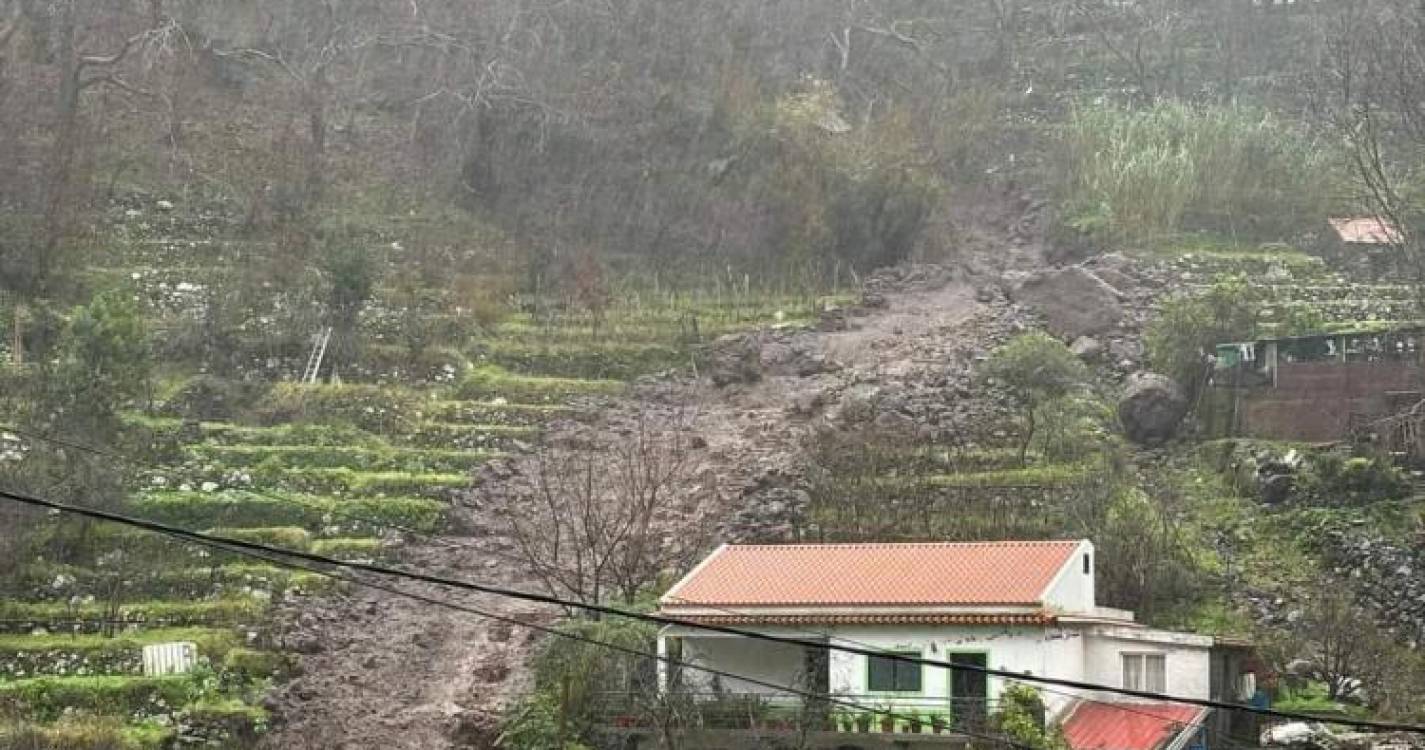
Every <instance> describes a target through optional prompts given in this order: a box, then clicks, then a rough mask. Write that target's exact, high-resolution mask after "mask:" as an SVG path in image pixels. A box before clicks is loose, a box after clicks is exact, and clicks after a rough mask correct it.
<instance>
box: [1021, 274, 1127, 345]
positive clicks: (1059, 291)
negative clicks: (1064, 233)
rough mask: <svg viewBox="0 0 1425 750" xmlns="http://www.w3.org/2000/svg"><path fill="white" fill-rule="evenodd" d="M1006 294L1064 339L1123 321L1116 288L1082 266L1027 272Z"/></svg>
mask: <svg viewBox="0 0 1425 750" xmlns="http://www.w3.org/2000/svg"><path fill="white" fill-rule="evenodd" d="M1010 297H1011V298H1012V299H1013V300H1014V301H1015V302H1017V303H1019V304H1021V305H1024V306H1026V307H1028V308H1030V309H1032V310H1034V311H1035V312H1037V313H1039V314H1040V315H1042V316H1043V317H1044V325H1045V327H1046V328H1048V329H1049V331H1050V332H1051V333H1053V334H1054V335H1055V336H1058V337H1060V338H1062V339H1065V340H1067V341H1072V340H1074V339H1076V338H1079V337H1081V336H1092V335H1094V334H1100V333H1104V332H1107V331H1111V330H1113V329H1114V328H1117V327H1118V326H1119V324H1120V323H1122V322H1123V306H1122V304H1121V303H1120V302H1119V293H1118V290H1116V289H1114V288H1113V287H1112V286H1109V285H1108V283H1107V282H1105V281H1104V280H1103V279H1100V278H1099V277H1098V276H1095V275H1094V273H1093V272H1092V271H1089V270H1088V269H1086V268H1084V267H1082V266H1072V267H1070V268H1063V269H1058V270H1053V271H1042V272H1039V273H1035V274H1031V275H1029V276H1027V277H1025V278H1023V279H1022V280H1021V281H1020V282H1019V283H1018V284H1016V285H1015V286H1014V288H1013V289H1012V290H1011V292H1010Z"/></svg>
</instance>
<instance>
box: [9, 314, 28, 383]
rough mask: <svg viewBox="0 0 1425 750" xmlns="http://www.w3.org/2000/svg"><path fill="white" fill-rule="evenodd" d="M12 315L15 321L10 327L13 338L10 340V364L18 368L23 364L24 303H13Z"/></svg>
mask: <svg viewBox="0 0 1425 750" xmlns="http://www.w3.org/2000/svg"><path fill="white" fill-rule="evenodd" d="M12 314H13V315H14V318H15V319H14V321H13V325H12V328H13V329H14V330H13V332H12V336H13V338H12V339H11V340H10V363H11V364H13V365H14V366H16V367H20V366H21V365H24V364H25V323H24V317H25V303H23V302H18V301H17V302H15V308H14V310H13V311H12Z"/></svg>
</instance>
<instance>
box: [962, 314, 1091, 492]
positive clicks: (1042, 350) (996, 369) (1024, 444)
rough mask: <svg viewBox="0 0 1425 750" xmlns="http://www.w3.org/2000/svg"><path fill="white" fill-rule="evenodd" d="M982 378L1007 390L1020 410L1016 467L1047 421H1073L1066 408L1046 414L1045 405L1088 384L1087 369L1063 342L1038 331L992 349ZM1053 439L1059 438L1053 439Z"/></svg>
mask: <svg viewBox="0 0 1425 750" xmlns="http://www.w3.org/2000/svg"><path fill="white" fill-rule="evenodd" d="M982 374H983V375H984V376H985V377H987V378H989V379H990V380H991V382H993V383H995V384H996V385H999V386H1001V387H1004V388H1006V389H1008V391H1009V392H1010V395H1011V396H1012V397H1013V398H1014V399H1015V400H1016V401H1018V402H1019V404H1020V406H1021V407H1022V409H1023V414H1024V425H1023V430H1022V432H1021V437H1020V447H1019V462H1020V464H1023V463H1024V462H1025V460H1026V458H1027V456H1028V453H1029V446H1030V445H1031V444H1032V443H1033V441H1034V438H1035V436H1036V434H1037V432H1038V430H1039V428H1040V426H1041V424H1042V423H1044V421H1045V419H1046V418H1047V417H1058V418H1060V419H1061V420H1072V419H1074V417H1073V415H1072V412H1071V411H1070V410H1068V407H1067V405H1062V406H1060V407H1058V408H1056V409H1053V410H1050V409H1049V408H1048V406H1049V404H1051V403H1054V402H1058V401H1060V400H1061V399H1064V398H1066V397H1067V396H1069V395H1070V394H1071V393H1073V392H1075V391H1076V390H1080V389H1082V388H1083V387H1084V386H1085V384H1086V383H1087V381H1088V368H1087V367H1085V366H1084V363H1083V362H1081V361H1080V360H1079V358H1078V357H1076V356H1074V353H1073V352H1071V351H1069V348H1068V347H1067V346H1064V344H1063V342H1061V341H1059V340H1058V339H1056V338H1054V337H1053V336H1050V335H1049V334H1047V333H1043V332H1041V331H1032V332H1030V333H1025V334H1022V335H1019V336H1016V337H1014V338H1013V339H1010V340H1009V341H1008V342H1006V343H1004V344H1003V345H1001V346H999V347H998V348H996V349H995V350H994V352H992V353H991V354H990V358H989V361H987V362H986V363H985V365H984V367H983V368H982ZM1049 426H1050V427H1052V428H1053V429H1055V430H1056V432H1058V431H1061V430H1062V429H1063V428H1064V425H1058V426H1055V425H1049ZM1053 439H1054V440H1055V441H1058V440H1059V439H1060V438H1059V437H1058V436H1057V435H1056V436H1055V437H1054V438H1053Z"/></svg>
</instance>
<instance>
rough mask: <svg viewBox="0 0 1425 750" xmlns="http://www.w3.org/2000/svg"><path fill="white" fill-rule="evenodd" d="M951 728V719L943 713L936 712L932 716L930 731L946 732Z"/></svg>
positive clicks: (936, 732)
mask: <svg viewBox="0 0 1425 750" xmlns="http://www.w3.org/2000/svg"><path fill="white" fill-rule="evenodd" d="M949 728H950V721H949V720H948V719H946V718H945V716H944V715H943V714H935V715H933V716H931V717H930V731H931V732H933V733H935V734H944V733H945V730H946V729H949Z"/></svg>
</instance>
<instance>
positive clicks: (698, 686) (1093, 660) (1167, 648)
mask: <svg viewBox="0 0 1425 750" xmlns="http://www.w3.org/2000/svg"><path fill="white" fill-rule="evenodd" d="M818 630H823V631H825V630H827V629H823V628H819V629H818ZM763 632H766V633H768V634H772V635H783V636H788V637H794V638H802V639H805V638H808V637H809V636H810V635H811V634H810V633H809V632H808V631H806V630H787V629H775V630H773V629H767V630H764V631H763ZM670 634H671V635H680V636H683V658H684V660H686V661H689V662H690V663H693V664H703V665H706V666H710V667H715V668H717V669H719V670H723V671H726V672H731V673H734V674H738V675H743V676H746V677H751V678H755V679H758V680H762V681H765V682H769V683H773V684H776V685H788V686H793V687H797V688H801V689H806V688H807V687H809V686H808V685H807V683H806V682H805V681H804V680H803V678H802V670H803V666H804V664H805V661H804V660H805V655H804V652H803V650H802V649H801V647H798V646H788V645H780V644H775V643H766V642H760V641H755V640H748V639H742V638H736V637H726V636H708V635H699V634H698V632H697V631H691V632H688V631H683V630H680V629H669V630H668V631H665V637H666V636H667V635H670ZM829 634H830V635H831V637H832V641H831V643H832V644H833V645H844V646H847V647H849V648H859V649H867V648H869V649H875V650H884V651H893V652H916V653H919V654H920V655H921V658H924V659H929V660H933V661H944V662H947V663H948V660H949V655H950V654H952V653H955V652H957V651H959V652H985V653H986V654H988V659H987V665H988V666H989V667H990V668H992V669H996V670H1002V671H1006V672H1016V673H1020V674H1027V675H1035V676H1047V677H1058V678H1062V679H1068V680H1079V681H1084V682H1094V683H1100V684H1104V685H1110V686H1114V687H1121V686H1122V685H1123V668H1122V655H1123V654H1125V653H1162V654H1164V655H1165V656H1166V657H1167V659H1166V669H1167V692H1168V693H1170V694H1172V695H1180V696H1185V697H1193V698H1207V697H1208V691H1209V680H1210V674H1209V671H1210V663H1209V656H1208V654H1209V646H1210V644H1211V639H1209V638H1204V637H1202V636H1195V635H1189V634H1184V633H1171V632H1166V631H1160V630H1151V629H1147V628H1137V627H1129V626H1112V625H1102V624H1075V625H1060V626H1054V627H1004V626H999V627H992V626H918V627H898V626H857V627H849V626H844V627H839V628H834V629H830V630H829ZM660 645H662V644H660ZM829 662H830V667H829V684H830V687H831V691H832V692H833V693H834V694H837V695H841V696H845V697H847V698H848V699H852V700H855V701H857V702H858V703H865V704H867V705H873V706H890V707H893V708H896V709H899V710H911V709H920V710H925V709H930V710H937V709H939V708H940V707H941V706H942V705H944V701H945V700H946V699H947V698H949V697H950V696H949V685H950V671H949V669H948V668H947V669H934V668H929V667H927V668H925V672H924V674H923V675H922V680H921V682H922V691H921V693H920V694H918V695H913V696H911V695H897V694H873V693H872V692H871V691H870V689H869V687H868V686H867V684H866V676H867V675H866V672H867V669H866V657H864V656H861V655H859V654H852V653H847V652H845V651H835V650H833V651H831V652H830V654H829ZM683 679H684V684H685V685H687V686H688V687H690V688H692V689H694V690H706V689H708V687H709V686H710V684H711V678H710V677H709V676H708V675H707V674H706V673H701V672H698V671H696V670H691V669H688V670H684V677H683ZM721 682H722V685H723V687H724V689H726V690H728V691H730V692H740V693H741V692H745V693H760V694H768V693H775V691H774V690H772V689H770V688H767V687H765V686H758V685H753V684H749V683H744V682H741V681H738V680H733V679H727V678H722V679H721ZM1006 683H1007V680H1006V679H1003V678H994V677H992V678H989V680H988V686H989V694H990V698H991V699H992V700H993V699H996V698H998V697H999V695H1000V694H1001V693H1002V692H1003V690H1004V688H1005V685H1006ZM1028 684H1031V685H1032V683H1028ZM1035 687H1036V688H1038V689H1039V690H1040V694H1041V696H1042V697H1043V699H1044V702H1045V704H1046V707H1047V708H1048V710H1049V718H1050V719H1051V720H1053V719H1057V718H1060V716H1061V713H1062V712H1063V711H1064V709H1066V708H1068V707H1069V705H1070V704H1071V702H1072V701H1073V698H1074V696H1075V695H1076V693H1077V691H1075V690H1073V689H1070V688H1057V687H1048V686H1035Z"/></svg>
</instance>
